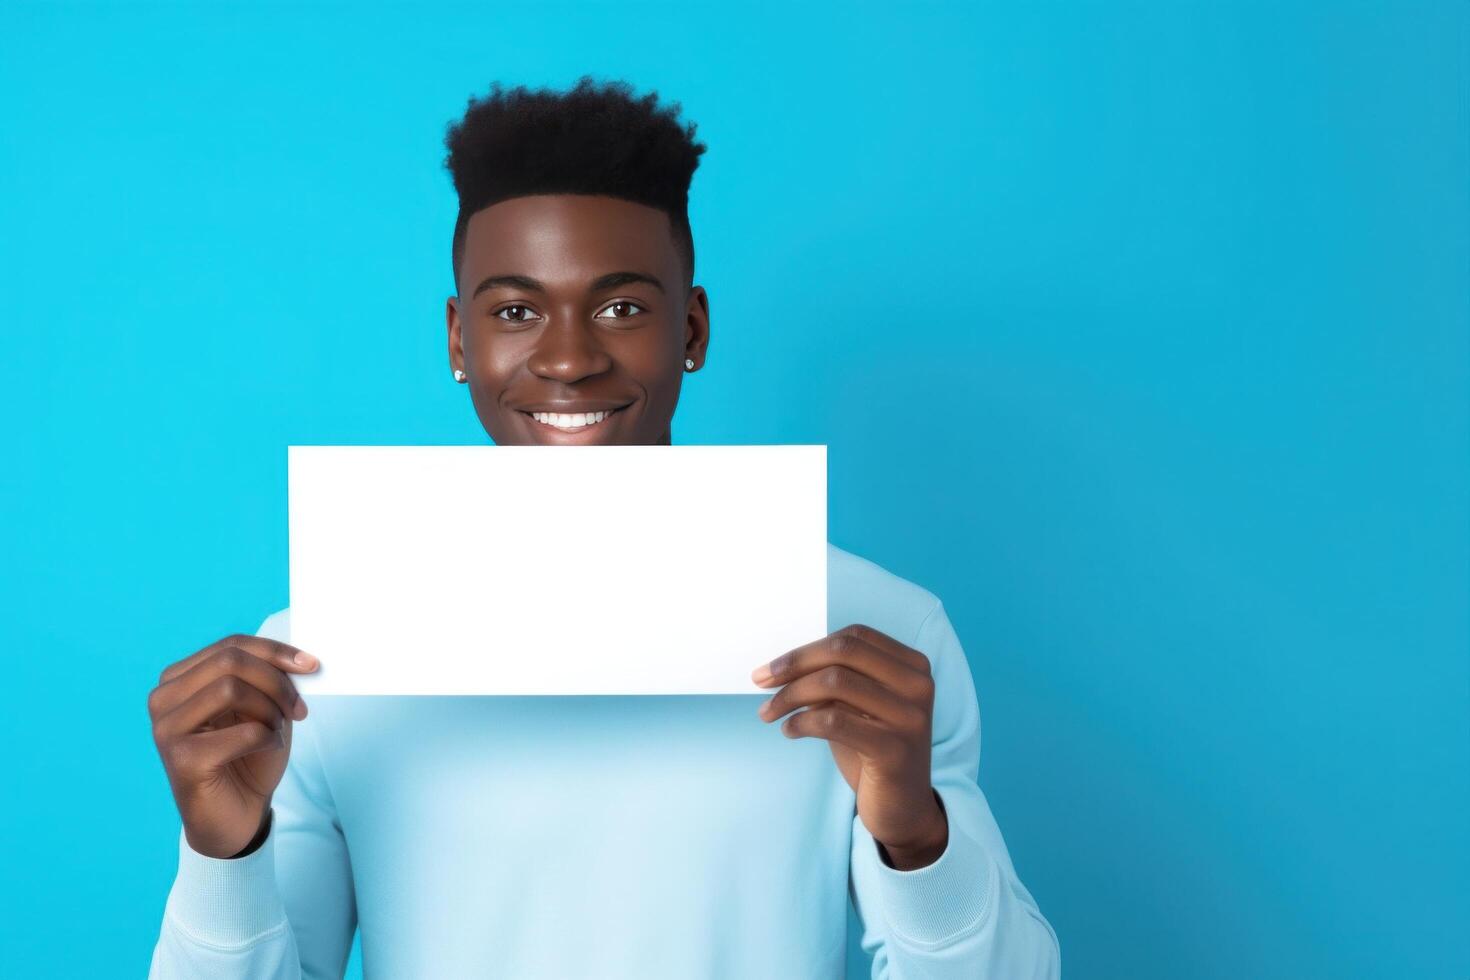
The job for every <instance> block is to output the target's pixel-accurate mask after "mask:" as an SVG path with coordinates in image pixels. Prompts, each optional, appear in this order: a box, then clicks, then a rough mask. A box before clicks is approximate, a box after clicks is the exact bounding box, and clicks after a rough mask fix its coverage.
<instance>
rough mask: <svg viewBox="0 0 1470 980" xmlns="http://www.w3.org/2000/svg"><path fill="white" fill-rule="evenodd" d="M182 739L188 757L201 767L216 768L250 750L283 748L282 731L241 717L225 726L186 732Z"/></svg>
mask: <svg viewBox="0 0 1470 980" xmlns="http://www.w3.org/2000/svg"><path fill="white" fill-rule="evenodd" d="M186 741H187V742H188V743H189V749H188V751H189V753H190V757H191V758H194V759H197V760H198V762H197V765H199V766H200V767H201V768H203V769H218V768H219V767H221V766H223V765H226V764H228V763H231V762H234V761H235V760H236V759H238V758H240V757H242V756H247V755H250V754H251V753H252V752H260V751H261V750H263V749H280V748H284V747H285V745H286V732H285V730H284V729H275V728H270V727H268V726H266V725H262V724H261V723H260V722H258V721H245V722H241V723H240V724H238V725H230V726H229V727H228V728H219V729H216V730H215V731H212V732H199V733H198V734H195V735H189V736H187V738H186Z"/></svg>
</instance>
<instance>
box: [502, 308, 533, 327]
mask: <svg viewBox="0 0 1470 980" xmlns="http://www.w3.org/2000/svg"><path fill="white" fill-rule="evenodd" d="M511 310H520V311H521V313H522V314H523V315H521V316H501V314H502V313H509V312H510V311H511ZM530 312H531V308H530V307H529V306H520V305H514V306H507V307H505V308H504V309H500V310H496V311H495V316H497V317H499V318H500V319H502V320H509V321H510V322H511V323H524V322H525V321H526V320H528V319H531V318H530V317H527V316H525V315H524V314H526V313H530Z"/></svg>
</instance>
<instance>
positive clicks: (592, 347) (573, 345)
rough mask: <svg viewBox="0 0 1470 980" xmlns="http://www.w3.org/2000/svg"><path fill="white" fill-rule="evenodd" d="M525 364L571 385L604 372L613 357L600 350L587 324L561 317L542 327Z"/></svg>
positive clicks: (549, 377) (533, 371) (538, 373)
mask: <svg viewBox="0 0 1470 980" xmlns="http://www.w3.org/2000/svg"><path fill="white" fill-rule="evenodd" d="M526 366H527V367H528V368H530V369H531V373H532V374H535V375H538V376H539V377H542V378H547V379H549V380H552V381H560V382H562V383H563V384H572V383H574V382H577V381H581V380H582V379H583V378H589V377H592V376H594V375H598V374H602V373H603V372H604V371H607V370H608V369H609V368H611V367H612V358H611V357H609V356H608V354H607V351H605V350H603V349H602V345H601V344H599V343H598V341H597V338H596V336H594V335H593V332H592V327H591V326H590V325H588V324H585V323H582V322H580V321H579V320H577V319H575V318H564V319H562V320H561V321H560V322H552V323H548V324H547V325H546V326H545V327H543V328H542V330H541V336H540V337H539V338H538V339H537V342H536V348H535V350H533V351H532V352H531V357H530V359H529V360H528V361H527V362H526Z"/></svg>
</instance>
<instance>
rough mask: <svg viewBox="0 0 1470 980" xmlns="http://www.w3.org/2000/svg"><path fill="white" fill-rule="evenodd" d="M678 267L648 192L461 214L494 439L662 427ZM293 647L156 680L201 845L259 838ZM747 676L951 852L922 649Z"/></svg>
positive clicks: (233, 651)
mask: <svg viewBox="0 0 1470 980" xmlns="http://www.w3.org/2000/svg"><path fill="white" fill-rule="evenodd" d="M687 283H688V274H687V271H686V269H685V268H684V263H683V261H682V259H681V258H680V255H679V253H678V249H677V248H676V247H675V243H674V236H673V232H672V224H671V222H670V220H669V218H668V216H667V215H666V214H665V213H664V212H663V211H661V210H659V209H657V208H653V207H649V206H646V205H643V204H637V203H634V202H631V201H625V200H621V199H618V198H613V197H604V196H598V195H580V194H548V195H533V196H527V197H518V198H512V199H509V200H505V201H500V202H498V203H496V204H493V205H491V206H490V207H487V208H484V209H482V210H481V211H478V212H476V213H475V214H474V215H473V216H471V218H470V220H469V222H468V226H467V229H466V238H465V247H464V253H463V259H462V261H461V265H460V268H459V270H458V277H457V282H456V287H457V289H458V295H456V296H451V297H449V299H448V301H447V302H446V305H445V319H446V322H447V326H448V341H449V362H450V368H451V370H457V371H463V372H464V374H465V378H464V383H466V384H468V386H469V391H470V398H471V400H472V402H473V404H474V407H475V412H476V414H477V415H478V416H479V419H480V423H481V425H482V426H483V427H484V429H485V431H486V433H488V434H489V436H490V438H491V439H492V440H494V441H495V443H496V444H497V445H502V446H507V445H669V444H670V443H671V430H672V422H673V417H674V409H675V406H676V405H677V404H678V400H679V392H680V388H681V386H682V384H683V379H684V374H685V373H686V372H687V371H690V370H698V369H699V368H700V367H702V366H703V365H704V363H705V355H706V351H707V349H708V346H709V301H708V297H707V296H706V294H705V290H704V287H702V286H697V285H696V286H690V285H687ZM686 358H687V359H689V360H690V361H692V362H693V367H692V368H688V367H686V365H685V360H686ZM537 413H540V417H539V418H538V417H537ZM546 413H551V414H549V415H548V414H546ZM600 413H607V414H605V415H600ZM296 652H298V651H296V648H294V647H291V646H289V645H288V644H282V643H276V642H275V641H270V640H262V639H259V638H255V637H241V636H232V637H227V638H225V639H223V640H219V641H216V642H215V643H213V644H210V645H209V646H207V647H205V648H203V649H202V650H200V651H197V652H196V653H194V654H191V655H190V656H189V657H186V658H184V659H183V660H181V661H179V662H178V663H176V664H173V665H170V667H168V668H167V669H166V670H165V671H164V673H163V676H162V677H161V678H160V683H159V686H158V687H157V688H155V689H154V690H153V691H152V692H151V693H150V695H149V712H150V715H151V716H152V717H153V720H154V736H155V742H156V743H157V744H158V747H159V752H160V755H161V756H162V758H163V760H164V766H165V768H166V769H167V771H168V774H169V780H170V784H171V785H172V787H173V790H174V796H175V800H176V802H177V803H178V805H179V812H180V814H181V815H182V816H183V819H184V827H185V833H186V836H187V838H188V840H189V843H190V846H191V847H193V848H194V849H195V850H196V851H199V852H200V853H203V854H208V855H212V856H216V857H232V856H239V855H241V854H243V853H248V852H249V851H250V850H252V849H253V848H254V846H258V844H259V841H260V840H261V839H263V836H264V834H265V832H266V830H267V827H268V824H267V818H268V816H269V811H270V799H271V794H272V793H273V792H274V789H275V787H276V785H277V784H278V783H279V781H280V778H281V774H282V772H283V771H284V768H285V764H286V759H287V757H288V754H289V750H290V733H291V723H292V721H293V720H300V718H302V717H305V705H304V703H303V702H301V699H300V697H299V695H297V694H296V691H295V686H294V684H293V683H292V681H291V680H290V677H289V674H290V673H293V672H295V673H300V672H303V671H309V670H314V669H315V668H316V662H315V660H314V658H313V659H309V660H308V661H307V662H306V663H305V664H297V663H295V662H294V661H293V660H292V657H293V655H294V654H295V653H296ZM307 656H308V657H310V655H307ZM751 678H752V680H753V681H754V682H755V683H756V684H757V685H758V686H760V687H765V688H772V689H776V688H779V690H776V691H775V694H774V695H773V696H772V697H771V698H770V699H769V700H768V701H767V702H765V703H764V704H762V705H761V706H760V708H759V710H758V714H759V717H760V718H761V719H762V720H763V721H765V722H767V723H770V722H773V721H776V720H777V719H780V718H783V717H784V718H785V720H784V722H783V723H782V726H781V727H782V731H783V733H784V734H785V735H786V736H787V737H789V738H820V739H824V740H826V741H827V743H828V745H829V747H830V748H831V750H832V755H833V758H834V760H835V761H836V763H837V766H838V769H839V770H840V771H841V773H842V776H843V778H844V779H846V781H847V783H848V785H849V786H851V787H852V789H853V792H854V793H855V794H856V797H857V812H858V816H859V817H860V818H861V820H862V822H863V826H864V827H866V828H867V829H868V831H869V832H870V833H871V834H872V836H873V838H874V840H875V841H877V842H878V845H879V852H880V855H881V856H882V857H883V859H884V860H885V861H886V862H887V863H888V864H889V865H890V866H891V867H894V868H897V869H899V870H913V869H917V868H921V867H925V866H927V865H929V864H932V863H933V862H934V861H935V860H937V859H938V858H939V856H940V855H941V854H943V853H944V851H945V848H946V847H947V845H948V840H949V826H948V821H947V819H946V817H945V813H944V808H943V806H942V805H941V804H940V802H939V798H938V796H937V794H936V793H935V792H934V789H933V786H932V784H931V782H930V756H931V738H932V730H933V707H934V681H933V678H932V677H931V675H930V665H929V660H928V658H927V657H925V656H924V654H922V653H920V652H919V651H917V650H914V649H913V648H911V647H908V646H906V645H904V644H903V643H900V642H899V641H897V640H895V639H894V638H893V637H891V636H888V635H886V634H884V633H882V632H881V631H879V630H877V629H874V628H872V627H869V626H863V625H853V626H848V627H845V628H843V629H840V630H837V631H836V632H834V633H831V634H829V635H827V636H825V637H822V638H820V639H817V640H814V641H812V642H811V643H807V644H805V645H803V646H800V647H797V648H796V649H794V650H791V651H788V652H786V653H784V654H782V655H781V656H779V657H777V658H776V659H775V660H773V661H771V662H770V663H769V664H766V665H763V666H761V667H758V668H756V669H755V670H754V671H753V672H752V674H751ZM793 712H794V713H793Z"/></svg>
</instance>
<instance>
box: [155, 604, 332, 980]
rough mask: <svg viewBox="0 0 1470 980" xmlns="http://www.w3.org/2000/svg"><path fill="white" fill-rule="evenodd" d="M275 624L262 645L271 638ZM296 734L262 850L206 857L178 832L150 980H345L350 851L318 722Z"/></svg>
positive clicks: (263, 629) (298, 728)
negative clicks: (325, 770) (324, 763)
mask: <svg viewBox="0 0 1470 980" xmlns="http://www.w3.org/2000/svg"><path fill="white" fill-rule="evenodd" d="M270 624H271V621H270V620H269V619H268V620H267V621H266V623H265V624H263V625H262V627H261V630H260V633H259V635H262V636H272V635H273V634H272V633H271V632H269V631H268V629H267V627H268V626H269V625H270ZM273 638H277V639H283V640H284V639H286V637H284V636H273ZM294 724H295V726H296V727H295V730H294V731H293V733H292V734H293V738H292V741H291V757H290V760H289V761H288V762H287V764H286V771H285V773H284V775H282V777H281V784H280V785H279V786H278V787H276V792H275V794H274V796H273V797H272V800H271V824H270V828H269V831H268V832H267V834H266V838H265V841H264V842H263V843H262V844H261V845H260V847H259V848H257V849H256V850H255V851H253V852H251V853H250V854H247V855H245V856H244V857H241V858H213V857H207V856H205V855H203V854H200V853H198V852H197V851H195V850H194V849H193V848H191V847H190V846H189V841H188V838H187V837H185V835H184V832H183V829H182V828H180V830H179V866H178V872H177V873H176V875H175V877H174V883H173V887H172V889H171V890H170V891H169V895H168V901H167V902H166V904H165V906H164V913H163V927H162V931H161V932H160V934H159V938H158V943H157V945H156V946H155V947H154V950H153V961H152V964H151V966H150V969H149V973H148V975H149V977H150V978H152V980H186V978H187V980H234V978H239V980H247V978H248V980H321V978H334V980H340V978H341V977H342V975H343V973H344V972H345V970H346V967H347V957H348V954H349V953H350V952H351V948H352V934H353V932H354V931H355V929H356V927H357V912H356V904H355V900H354V894H353V885H352V871H351V866H350V864H349V862H348V856H347V843H346V840H345V838H344V837H343V834H342V827H341V824H340V823H339V822H338V820H337V816H336V807H335V804H334V803H333V801H332V796H331V791H330V788H329V787H328V785H327V782H326V778H325V775H324V773H323V771H322V767H321V757H320V750H319V746H318V743H317V733H316V730H315V726H314V725H313V723H312V718H311V717H310V716H308V717H307V719H306V720H305V721H301V722H295V723H294Z"/></svg>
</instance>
